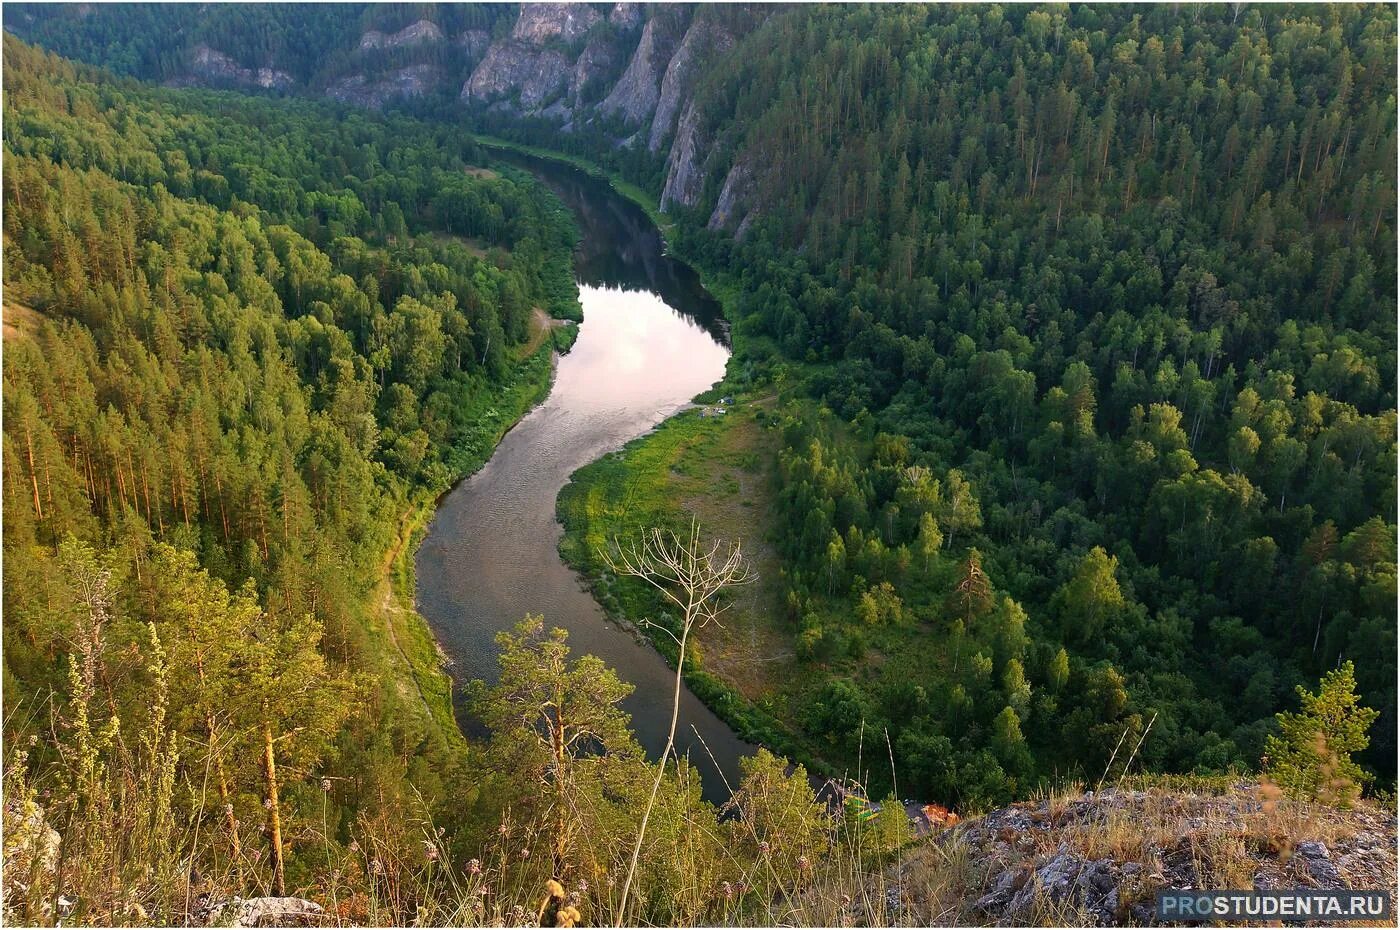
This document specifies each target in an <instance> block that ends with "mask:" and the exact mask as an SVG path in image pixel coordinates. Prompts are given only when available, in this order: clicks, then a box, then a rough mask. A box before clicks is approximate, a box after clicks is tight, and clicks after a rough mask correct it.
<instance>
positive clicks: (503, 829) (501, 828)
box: [496, 820, 510, 836]
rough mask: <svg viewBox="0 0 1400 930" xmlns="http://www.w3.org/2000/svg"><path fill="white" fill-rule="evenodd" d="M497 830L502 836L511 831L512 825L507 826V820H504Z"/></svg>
mask: <svg viewBox="0 0 1400 930" xmlns="http://www.w3.org/2000/svg"><path fill="white" fill-rule="evenodd" d="M496 832H497V833H499V834H501V836H505V835H506V834H507V833H509V832H510V827H508V826H506V822H505V821H504V820H502V821H501V825H500V826H499V827H497V828H496Z"/></svg>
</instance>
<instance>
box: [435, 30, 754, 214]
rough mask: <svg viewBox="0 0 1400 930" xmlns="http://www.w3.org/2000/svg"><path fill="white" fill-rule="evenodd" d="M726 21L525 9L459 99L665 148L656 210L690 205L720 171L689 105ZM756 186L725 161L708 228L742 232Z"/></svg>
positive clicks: (724, 51) (725, 43)
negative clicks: (609, 129)
mask: <svg viewBox="0 0 1400 930" xmlns="http://www.w3.org/2000/svg"><path fill="white" fill-rule="evenodd" d="M726 22H727V21H726V20H723V19H721V18H720V17H719V16H718V15H715V14H714V13H713V12H712V11H710V10H706V9H704V8H702V9H700V10H698V11H696V12H695V13H694V14H693V15H692V14H691V13H689V12H688V11H685V10H683V9H682V10H664V11H659V12H656V13H653V14H651V15H644V14H643V13H642V11H641V10H640V8H639V7H638V6H637V5H636V4H623V3H619V4H616V5H615V6H614V8H613V10H612V11H611V12H610V13H609V15H608V16H607V17H606V20H605V19H604V18H603V17H602V16H601V15H600V14H598V13H597V12H596V11H594V10H593V9H592V8H578V7H575V6H573V5H570V4H559V3H544V4H536V5H531V6H526V7H524V8H522V10H521V12H520V14H519V18H518V20H517V22H516V24H515V27H514V28H513V29H512V30H511V32H510V34H509V35H508V36H506V37H503V38H501V39H498V40H496V41H495V42H493V43H492V44H491V46H490V47H489V48H488V49H487V50H486V52H485V55H484V57H483V58H482V60H481V63H480V64H478V65H477V67H476V68H475V70H473V72H472V74H471V76H470V77H469V78H468V79H467V81H466V83H465V84H464V85H463V87H462V93H461V98H462V100H463V101H465V102H467V103H468V104H469V105H485V106H487V107H490V108H494V109H496V110H505V111H508V112H513V113H517V114H519V115H522V116H534V117H543V118H547V119H553V120H555V121H556V122H557V123H558V125H559V128H560V130H561V131H563V132H571V131H574V130H576V129H577V128H579V127H582V126H613V127H620V129H621V131H620V132H619V133H618V135H617V137H616V144H617V145H619V146H625V145H641V144H645V145H646V147H647V148H648V149H649V150H650V151H652V152H654V153H658V154H660V153H662V152H665V154H666V180H665V185H664V188H663V190H662V193H661V199H660V207H661V209H662V210H667V209H670V208H672V207H675V206H682V207H687V208H694V207H698V206H700V205H701V201H702V199H703V197H704V193H705V190H706V184H707V183H708V181H709V179H710V177H711V175H712V174H718V173H719V172H722V171H724V170H725V169H726V166H725V165H724V164H722V163H720V162H719V160H718V158H717V151H718V149H719V148H720V146H719V144H718V142H719V140H716V139H713V138H710V137H709V135H708V133H707V130H706V127H707V125H708V123H707V121H706V119H705V114H704V113H703V112H702V111H701V109H700V106H699V105H698V104H697V102H696V100H695V87H696V85H697V83H698V82H699V80H700V79H701V78H703V77H704V75H705V74H707V73H708V72H709V71H710V70H711V69H713V68H716V67H720V66H722V65H721V62H722V61H723V58H724V56H726V55H728V54H730V53H731V52H732V51H733V49H734V47H735V45H736V44H737V41H738V37H737V36H736V35H735V34H734V31H733V28H732V27H731V26H728V25H726ZM638 30H639V31H640V33H639V34H638ZM571 49H577V51H572V50H571ZM624 60H625V62H626V66H625V67H622V68H621V70H620V72H619V70H618V69H619V67H621V63H622V62H623V61H624ZM757 186H758V185H757V184H756V183H755V173H754V171H753V170H752V168H751V166H750V164H749V163H748V162H747V161H745V160H743V159H742V158H741V159H740V160H738V161H735V162H734V163H733V167H732V168H730V169H729V173H728V176H727V177H726V179H725V182H724V185H723V193H722V195H721V198H720V203H719V207H718V208H717V210H716V212H715V214H714V215H713V216H712V217H711V218H710V226H711V228H714V229H724V230H728V231H732V232H736V233H737V234H740V235H742V233H743V232H744V231H746V230H747V228H748V223H749V222H751V221H752V219H753V217H754V216H755V215H756V213H757V209H758V207H757V205H756V204H754V203H753V202H752V199H753V198H752V194H753V191H754V190H755V189H756V188H757Z"/></svg>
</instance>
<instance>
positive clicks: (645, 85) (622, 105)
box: [598, 17, 675, 126]
mask: <svg viewBox="0 0 1400 930" xmlns="http://www.w3.org/2000/svg"><path fill="white" fill-rule="evenodd" d="M669 19H670V18H669V17H667V18H665V19H663V18H661V17H653V18H652V19H649V20H647V24H646V26H645V27H644V28H643V29H642V38H641V41H639V42H638V43H637V51H636V52H635V53H634V54H633V55H632V60H631V62H629V63H628V65H627V70H626V71H625V72H624V73H623V75H622V79H621V80H619V81H618V82H617V84H616V85H615V86H614V87H613V90H612V93H610V94H608V96H607V98H606V99H604V100H603V102H602V103H600V104H598V111H599V112H600V113H608V114H617V115H619V116H621V117H622V121H623V123H625V124H626V125H628V126H640V125H641V124H642V123H644V122H646V120H647V118H648V117H650V116H651V115H652V112H653V111H654V110H655V109H656V102H657V100H658V99H659V98H660V96H661V80H662V77H663V75H664V73H665V71H666V67H667V62H669V61H670V59H671V55H672V52H673V51H674V49H675V36H674V34H673V33H672V28H671V26H670V23H669Z"/></svg>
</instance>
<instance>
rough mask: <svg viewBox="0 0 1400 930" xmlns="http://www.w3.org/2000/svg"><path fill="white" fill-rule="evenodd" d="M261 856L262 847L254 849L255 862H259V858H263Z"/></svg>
mask: <svg viewBox="0 0 1400 930" xmlns="http://www.w3.org/2000/svg"><path fill="white" fill-rule="evenodd" d="M261 858H262V850H261V849H255V850H253V861H254V862H257V861H258V860H259V859H261Z"/></svg>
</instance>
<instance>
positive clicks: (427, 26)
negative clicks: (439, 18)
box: [360, 19, 443, 51]
mask: <svg viewBox="0 0 1400 930" xmlns="http://www.w3.org/2000/svg"><path fill="white" fill-rule="evenodd" d="M442 39H443V35H442V30H441V29H439V28H438V25H437V23H434V22H430V21H429V20H426V19H420V20H418V22H416V23H413V24H411V25H408V26H405V27H404V28H402V29H400V30H399V31H398V32H395V33H391V34H389V35H385V34H384V33H382V32H380V31H378V30H377V29H371V30H370V31H369V32H366V33H365V34H364V35H363V36H361V37H360V51H367V50H369V49H377V48H411V47H413V46H415V45H423V44H424V43H427V42H441V41H442Z"/></svg>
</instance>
